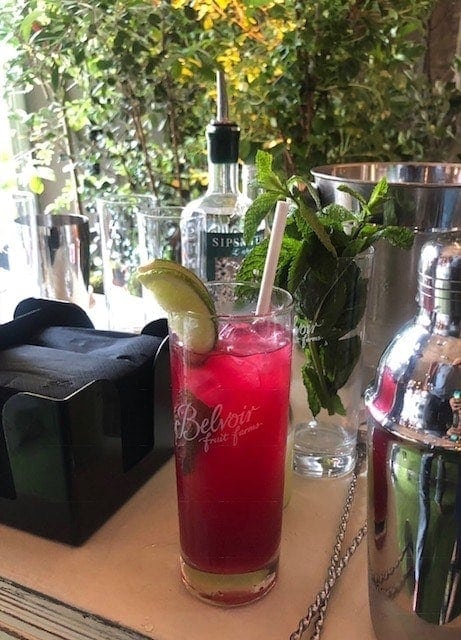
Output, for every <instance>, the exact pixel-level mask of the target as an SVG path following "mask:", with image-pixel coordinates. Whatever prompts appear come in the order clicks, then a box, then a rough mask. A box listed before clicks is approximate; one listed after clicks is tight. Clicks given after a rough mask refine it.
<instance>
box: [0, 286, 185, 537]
mask: <svg viewBox="0 0 461 640" xmlns="http://www.w3.org/2000/svg"><path fill="white" fill-rule="evenodd" d="M170 395H171V394H170V368H169V357H168V339H167V324H166V320H158V321H155V322H152V323H150V324H148V325H146V327H144V329H143V331H142V333H141V335H135V334H129V333H119V332H113V331H99V330H96V329H95V328H94V326H93V324H92V322H91V320H90V319H89V317H88V316H87V314H86V313H85V312H84V311H83V310H82V309H80V308H79V307H78V306H76V305H74V304H71V303H65V302H57V301H51V300H40V299H33V298H29V299H27V300H24V301H22V302H21V303H20V304H19V305H18V306H17V308H16V310H15V313H14V319H13V320H12V321H11V322H8V323H6V324H3V325H0V522H1V523H4V524H7V525H10V526H13V527H16V528H19V529H24V530H27V531H29V532H32V533H34V534H37V535H41V536H45V537H48V538H52V539H55V540H59V541H62V542H66V543H68V544H72V545H78V544H81V543H82V542H84V541H85V540H86V539H87V538H88V537H89V536H90V535H91V534H92V533H94V531H95V530H96V529H97V528H98V527H100V526H101V525H102V524H103V523H104V522H105V521H106V520H107V518H109V517H110V516H111V515H112V514H113V513H114V512H115V511H116V510H117V509H118V508H119V507H120V506H121V505H122V504H123V503H124V502H125V501H126V500H127V499H128V498H129V497H130V496H131V495H133V493H134V492H135V491H136V490H137V489H138V488H139V487H140V486H141V485H142V484H143V483H144V482H145V481H146V480H147V479H148V478H150V477H151V476H152V475H153V474H154V473H155V471H156V470H157V469H158V468H159V467H160V466H161V465H162V464H163V463H164V462H165V461H166V460H167V459H168V458H169V457H170V456H171V454H172V451H173V426H172V425H173V421H172V410H171V400H170Z"/></svg>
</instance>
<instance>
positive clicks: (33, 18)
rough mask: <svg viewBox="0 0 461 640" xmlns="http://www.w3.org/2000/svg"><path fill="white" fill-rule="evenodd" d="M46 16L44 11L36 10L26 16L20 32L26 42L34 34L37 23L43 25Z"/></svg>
mask: <svg viewBox="0 0 461 640" xmlns="http://www.w3.org/2000/svg"><path fill="white" fill-rule="evenodd" d="M44 18H45V16H44V13H43V10H42V9H35V10H34V11H31V12H30V13H28V14H27V15H26V17H25V18H24V19H23V20H22V22H21V24H20V27H19V30H20V33H21V37H22V38H23V39H24V40H28V39H29V38H30V36H31V33H32V27H33V25H34V23H35V22H38V23H41V21H42V20H44Z"/></svg>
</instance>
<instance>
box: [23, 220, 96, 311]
mask: <svg viewBox="0 0 461 640" xmlns="http://www.w3.org/2000/svg"><path fill="white" fill-rule="evenodd" d="M16 222H17V223H18V229H19V231H20V234H21V242H22V245H23V250H24V251H26V252H28V253H33V252H34V251H35V252H36V253H37V256H36V257H35V258H34V259H33V260H32V261H31V264H32V265H35V264H37V267H36V268H37V269H38V281H39V284H40V295H41V296H42V297H44V298H50V299H53V300H65V301H69V302H74V303H76V304H79V305H81V306H83V308H87V306H88V302H89V300H88V283H89V275H90V256H89V247H90V231H89V222H88V218H87V217H86V216H81V215H76V214H75V215H64V214H45V215H37V216H35V219H34V224H33V225H31V221H30V218H28V217H20V218H18V219H17V220H16ZM34 275H35V274H34Z"/></svg>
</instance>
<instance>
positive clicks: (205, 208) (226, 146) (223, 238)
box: [181, 72, 262, 281]
mask: <svg viewBox="0 0 461 640" xmlns="http://www.w3.org/2000/svg"><path fill="white" fill-rule="evenodd" d="M217 89H218V101H217V102H218V109H217V118H216V120H214V121H212V122H211V123H210V124H209V125H208V127H207V130H206V137H207V149H208V188H207V191H206V193H205V194H204V196H203V197H201V198H199V199H197V200H194V201H192V202H190V203H189V204H188V205H187V206H186V207H185V208H184V210H183V212H182V214H181V249H182V263H183V265H184V266H186V267H188V268H189V269H192V270H193V271H195V273H196V274H197V275H198V276H199V277H200V278H201V279H202V280H221V281H230V280H233V279H234V278H235V275H236V273H237V271H238V268H239V265H240V263H241V261H242V259H243V257H244V256H245V255H246V253H247V252H248V251H249V249H250V247H249V246H247V245H245V243H244V240H243V221H244V215H245V212H246V210H247V209H248V207H249V205H250V204H251V200H250V199H249V198H248V197H246V196H244V195H243V194H242V193H241V192H240V190H239V187H238V154H239V138H240V129H239V127H238V125H237V124H235V123H234V122H230V121H229V119H228V102H227V96H226V89H225V83H224V76H223V74H222V72H218V73H217ZM261 237H262V232H261ZM258 240H259V238H258V237H257V238H256V241H258Z"/></svg>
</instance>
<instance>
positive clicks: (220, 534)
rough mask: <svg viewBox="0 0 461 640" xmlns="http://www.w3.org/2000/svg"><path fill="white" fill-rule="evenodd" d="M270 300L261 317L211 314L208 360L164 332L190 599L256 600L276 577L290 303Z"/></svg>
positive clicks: (282, 298) (282, 299)
mask: <svg viewBox="0 0 461 640" xmlns="http://www.w3.org/2000/svg"><path fill="white" fill-rule="evenodd" d="M214 287H220V290H221V291H222V290H224V289H223V288H224V287H226V288H227V290H229V284H225V285H210V289H213V288H214ZM276 295H277V296H278V297H279V300H278V303H276V306H275V307H274V310H273V311H272V312H271V313H270V314H269V315H267V316H263V317H255V316H254V315H251V314H250V312H249V310H248V308H245V310H244V311H240V314H242V313H244V315H238V312H235V310H233V312H232V313H236V315H230V312H229V311H227V312H226V315H225V316H221V317H220V316H219V315H218V316H217V317H216V326H217V340H216V343H215V346H214V348H213V349H212V350H211V351H209V352H208V353H206V354H202V355H197V354H195V353H193V352H191V351H189V350H187V349H186V348H184V346H183V345H182V344H180V343H179V341H178V340H177V338H176V336H175V335H174V334H173V335H172V336H171V363H172V382H173V401H174V416H175V450H176V473H177V487H178V506H179V524H180V539H181V567H182V574H183V580H184V582H185V583H186V585H187V586H188V587H189V589H191V590H192V591H193V592H194V593H195V594H196V595H198V596H200V597H202V598H205V599H208V600H211V601H215V602H218V603H219V602H220V603H222V604H227V605H232V604H241V603H244V602H248V601H251V600H254V599H256V598H259V597H261V596H262V595H263V594H264V593H265V592H266V591H267V590H268V589H269V588H270V587H271V586H272V585H273V583H274V581H275V578H276V572H277V565H278V556H279V546H280V533H281V523H282V507H283V483H284V468H285V449H286V437H287V421H288V403H289V383H290V371H291V300H290V298H289V296H288V294H286V293H285V292H282V291H280V290H279V291H277V292H276ZM217 300H218V302H219V295H218V297H217ZM218 314H219V305H218Z"/></svg>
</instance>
